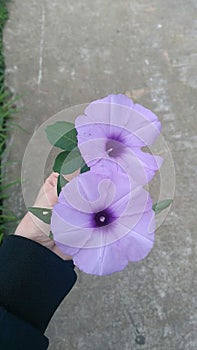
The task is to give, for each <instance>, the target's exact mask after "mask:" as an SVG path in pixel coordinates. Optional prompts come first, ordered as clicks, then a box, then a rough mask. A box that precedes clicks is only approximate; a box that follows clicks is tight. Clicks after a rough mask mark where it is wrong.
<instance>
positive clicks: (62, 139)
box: [46, 122, 77, 151]
mask: <svg viewBox="0 0 197 350" xmlns="http://www.w3.org/2000/svg"><path fill="white" fill-rule="evenodd" d="M46 133H47V138H48V140H49V142H50V143H51V144H52V145H53V146H56V147H59V148H62V149H63V150H65V151H71V150H72V149H73V148H75V147H76V146H77V131H76V129H75V127H74V124H72V123H68V122H56V123H54V124H52V125H49V126H47V127H46Z"/></svg>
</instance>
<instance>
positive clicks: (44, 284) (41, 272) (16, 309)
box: [0, 235, 77, 333]
mask: <svg viewBox="0 0 197 350" xmlns="http://www.w3.org/2000/svg"><path fill="white" fill-rule="evenodd" d="M76 279H77V277H76V273H75V272H74V264H73V261H72V260H70V261H64V260H62V259H61V258H60V257H58V256H57V255H56V254H54V253H53V252H51V251H50V250H49V249H47V248H45V247H44V246H42V245H40V244H39V243H36V242H34V241H32V240H30V239H27V238H25V237H21V236H15V235H10V236H9V237H7V238H6V239H5V240H4V241H3V244H2V246H1V247H0V281H1V282H0V283H1V286H0V306H2V307H4V308H5V309H6V310H7V311H8V312H11V313H12V314H14V315H16V316H17V317H19V318H20V319H22V320H24V321H26V322H28V323H30V324H31V325H32V326H33V327H35V328H37V329H38V330H39V331H40V332H42V333H44V331H45V329H46V327H47V325H48V323H49V321H50V319H51V317H52V316H53V313H54V312H55V310H56V308H57V307H58V305H59V304H60V303H61V301H62V300H63V299H64V297H65V296H66V295H67V294H68V293H69V291H70V290H71V288H72V287H73V285H74V283H75V282H76Z"/></svg>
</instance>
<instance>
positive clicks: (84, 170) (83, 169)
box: [80, 164, 90, 174]
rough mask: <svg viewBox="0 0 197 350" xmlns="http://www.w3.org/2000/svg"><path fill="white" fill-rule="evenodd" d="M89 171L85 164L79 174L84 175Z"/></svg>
mask: <svg viewBox="0 0 197 350" xmlns="http://www.w3.org/2000/svg"><path fill="white" fill-rule="evenodd" d="M89 170H90V168H89V166H87V164H85V165H84V166H83V167H82V168H81V171H80V173H81V174H83V173H86V172H87V171H89Z"/></svg>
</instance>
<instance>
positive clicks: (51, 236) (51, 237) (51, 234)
mask: <svg viewBox="0 0 197 350" xmlns="http://www.w3.org/2000/svg"><path fill="white" fill-rule="evenodd" d="M49 238H50V239H53V233H52V232H51V231H50V233H49Z"/></svg>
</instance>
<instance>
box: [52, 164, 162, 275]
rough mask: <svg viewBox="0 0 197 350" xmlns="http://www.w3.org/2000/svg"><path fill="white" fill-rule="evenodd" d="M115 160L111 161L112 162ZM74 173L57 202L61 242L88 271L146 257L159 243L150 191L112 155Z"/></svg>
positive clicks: (102, 271)
mask: <svg viewBox="0 0 197 350" xmlns="http://www.w3.org/2000/svg"><path fill="white" fill-rule="evenodd" d="M109 163H110V164H109ZM102 166H103V171H102V172H101V171H100V170H101V168H100V169H99V170H98V172H97V170H96V169H95V170H94V172H92V171H89V172H86V173H83V174H81V175H79V176H77V177H75V178H74V179H72V180H71V181H70V182H69V183H68V184H67V185H66V186H65V187H64V188H63V189H62V191H61V193H60V195H59V198H58V203H57V204H56V205H55V206H54V209H53V212H52V218H51V230H52V232H53V236H54V240H55V242H56V244H57V246H58V247H59V248H60V249H61V250H62V252H63V253H65V254H67V255H71V256H72V257H73V260H74V263H75V265H76V266H78V267H79V268H80V269H81V270H83V271H84V272H86V273H91V274H96V275H107V274H111V273H113V272H115V271H120V270H122V269H124V267H125V266H126V265H127V264H128V261H138V260H141V259H143V258H144V257H145V256H146V255H147V254H148V253H149V251H150V250H151V248H152V247H153V244H154V229H155V215H154V212H153V210H152V200H151V198H150V195H149V193H148V192H147V191H145V190H144V189H143V188H142V187H141V186H139V185H136V183H135V182H134V181H133V180H132V179H131V178H129V177H128V176H127V175H126V173H125V172H124V171H123V169H120V167H119V166H118V165H117V164H116V162H114V161H112V160H104V164H103V165H102Z"/></svg>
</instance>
